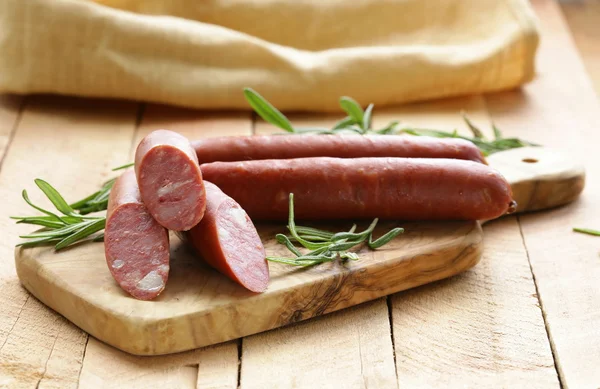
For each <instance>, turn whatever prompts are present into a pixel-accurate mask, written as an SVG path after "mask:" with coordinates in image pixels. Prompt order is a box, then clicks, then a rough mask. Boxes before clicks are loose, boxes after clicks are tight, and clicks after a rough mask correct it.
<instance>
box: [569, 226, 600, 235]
mask: <svg viewBox="0 0 600 389" xmlns="http://www.w3.org/2000/svg"><path fill="white" fill-rule="evenodd" d="M573 231H574V232H580V233H582V234H588V235H594V236H600V230H592V229H590V228H577V227H575V228H573Z"/></svg>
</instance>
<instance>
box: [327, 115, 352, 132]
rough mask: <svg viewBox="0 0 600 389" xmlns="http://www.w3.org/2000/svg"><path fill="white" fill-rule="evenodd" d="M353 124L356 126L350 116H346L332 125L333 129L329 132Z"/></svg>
mask: <svg viewBox="0 0 600 389" xmlns="http://www.w3.org/2000/svg"><path fill="white" fill-rule="evenodd" d="M353 124H356V121H355V120H354V119H353V118H351V117H350V116H346V117H345V118H343V119H342V120H340V121H338V122H337V123H335V124H334V125H333V127H332V128H331V130H332V131H335V130H339V129H342V128H346V127H348V126H351V125H353Z"/></svg>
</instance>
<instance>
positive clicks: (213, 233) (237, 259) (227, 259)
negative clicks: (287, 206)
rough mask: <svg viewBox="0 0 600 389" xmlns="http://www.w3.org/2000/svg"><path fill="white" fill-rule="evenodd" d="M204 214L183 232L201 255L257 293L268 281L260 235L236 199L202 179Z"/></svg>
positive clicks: (262, 289) (261, 290)
mask: <svg viewBox="0 0 600 389" xmlns="http://www.w3.org/2000/svg"><path fill="white" fill-rule="evenodd" d="M205 185H206V214H205V215H204V218H203V219H202V221H201V222H200V223H199V224H198V225H197V226H195V227H194V228H192V229H191V230H190V231H189V233H187V234H186V238H187V239H185V240H186V241H187V242H188V243H190V244H191V245H192V246H193V247H194V249H195V250H196V252H197V253H198V254H200V256H201V257H202V259H204V261H205V262H206V263H208V264H209V265H210V266H212V267H213V268H215V269H217V270H218V271H219V272H221V273H222V274H224V275H226V276H227V277H229V278H231V279H232V280H233V281H235V282H237V283H238V284H240V285H242V286H243V287H245V288H246V289H248V290H250V291H252V292H255V293H260V292H264V291H265V290H266V289H267V286H268V284H269V266H268V264H267V260H266V254H265V248H264V246H263V244H262V242H261V240H260V236H259V235H258V232H257V231H256V228H255V227H254V224H253V223H252V220H250V218H249V217H248V215H247V214H246V211H244V210H243V209H242V208H241V207H240V205H239V204H238V203H236V202H235V200H233V199H232V198H231V197H229V196H227V195H226V194H225V193H223V192H222V191H221V190H220V189H219V188H218V187H217V186H216V185H214V184H212V183H210V182H206V181H205Z"/></svg>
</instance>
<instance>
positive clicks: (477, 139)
mask: <svg viewBox="0 0 600 389" xmlns="http://www.w3.org/2000/svg"><path fill="white" fill-rule="evenodd" d="M462 116H463V120H464V121H465V123H466V124H467V127H469V130H471V133H472V134H473V136H472V137H469V136H464V135H459V134H458V132H457V131H456V130H454V131H453V132H446V131H439V130H430V129H422V128H403V129H401V130H400V131H399V133H405V134H409V135H417V136H432V137H436V138H460V139H464V140H468V141H469V142H472V143H474V144H475V146H477V147H479V149H480V150H481V152H482V153H483V154H484V155H486V156H487V155H490V154H493V153H497V152H498V151H504V150H510V149H515V148H519V147H525V146H539V145H538V144H535V143H531V142H528V141H525V140H522V139H519V138H504V137H503V136H502V132H501V131H500V130H499V129H498V127H496V125H495V124H493V123H492V129H493V131H494V139H493V140H488V139H486V138H485V136H484V135H483V132H482V131H481V130H480V129H479V128H478V127H477V126H475V125H474V124H473V122H471V120H469V118H468V117H467V115H465V114H464V113H463V114H462Z"/></svg>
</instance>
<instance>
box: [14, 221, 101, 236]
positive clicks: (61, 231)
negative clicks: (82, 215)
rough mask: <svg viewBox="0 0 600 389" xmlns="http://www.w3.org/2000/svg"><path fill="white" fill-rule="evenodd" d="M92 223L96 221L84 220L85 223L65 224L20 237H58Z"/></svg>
mask: <svg viewBox="0 0 600 389" xmlns="http://www.w3.org/2000/svg"><path fill="white" fill-rule="evenodd" d="M91 223H94V221H88V222H83V223H79V224H70V225H67V226H64V227H62V228H57V229H52V230H48V231H41V232H34V233H33V234H29V235H21V236H19V238H23V239H36V238H44V237H49V236H53V237H56V238H58V237H64V236H66V235H69V234H71V233H72V232H74V231H77V230H80V229H81V228H82V227H85V226H87V225H88V224H91Z"/></svg>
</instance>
